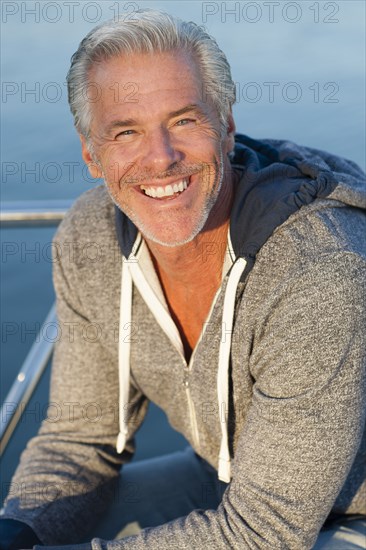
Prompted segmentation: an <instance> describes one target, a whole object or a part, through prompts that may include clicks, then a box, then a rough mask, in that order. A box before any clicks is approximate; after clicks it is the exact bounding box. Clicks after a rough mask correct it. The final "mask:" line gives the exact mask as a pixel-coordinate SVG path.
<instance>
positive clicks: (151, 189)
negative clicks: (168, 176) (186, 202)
mask: <svg viewBox="0 0 366 550" xmlns="http://www.w3.org/2000/svg"><path fill="white" fill-rule="evenodd" d="M188 185H189V177H188V178H184V179H181V180H177V181H175V182H172V183H168V184H167V185H165V186H156V187H155V186H152V185H140V189H141V191H143V192H144V194H145V195H147V196H148V197H152V198H154V199H162V198H165V197H173V196H174V195H180V194H181V193H183V191H185V190H186V189H187V187H188Z"/></svg>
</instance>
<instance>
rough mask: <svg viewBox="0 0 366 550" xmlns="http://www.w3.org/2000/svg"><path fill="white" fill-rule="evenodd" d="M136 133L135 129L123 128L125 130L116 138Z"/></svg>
mask: <svg viewBox="0 0 366 550" xmlns="http://www.w3.org/2000/svg"><path fill="white" fill-rule="evenodd" d="M134 133H135V130H123V132H119V134H117V135H116V138H118V137H121V136H122V137H123V136H132V135H133V134H134Z"/></svg>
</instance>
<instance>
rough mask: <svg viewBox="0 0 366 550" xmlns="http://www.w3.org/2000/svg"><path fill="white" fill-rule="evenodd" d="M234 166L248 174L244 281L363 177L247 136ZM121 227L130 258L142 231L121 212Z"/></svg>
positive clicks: (243, 206) (238, 218) (233, 229)
mask: <svg viewBox="0 0 366 550" xmlns="http://www.w3.org/2000/svg"><path fill="white" fill-rule="evenodd" d="M231 162H232V165H233V168H236V169H239V170H240V171H241V172H242V176H241V178H240V181H239V183H238V185H237V189H236V192H235V198H234V203H233V208H232V212H231V222H230V238H231V243H232V246H233V249H234V253H235V256H236V257H244V258H245V259H246V260H247V262H248V265H247V269H246V270H245V272H244V274H243V277H242V279H244V278H245V277H246V275H247V273H248V272H249V270H250V269H251V267H252V266H253V264H254V261H255V257H256V255H257V253H258V252H259V250H260V249H261V247H262V246H263V245H264V243H265V242H266V241H267V240H268V238H269V237H270V236H271V235H272V233H273V232H274V231H275V229H276V228H277V227H279V226H280V225H281V224H283V223H284V222H285V221H286V220H287V219H288V218H289V217H290V216H291V215H292V214H294V213H295V212H296V211H297V210H299V209H300V208H301V207H302V206H305V205H308V204H310V203H312V202H313V201H314V200H315V199H316V198H326V197H328V196H329V195H330V194H331V193H332V192H333V191H334V189H335V188H336V187H337V185H338V183H339V175H341V176H342V179H344V178H345V179H346V180H347V178H348V179H350V180H351V183H352V179H353V178H355V177H358V178H359V177H362V172H361V171H360V169H359V168H358V167H357V165H355V164H354V163H352V162H351V161H345V160H343V159H340V158H339V157H335V156H333V155H330V154H328V153H324V152H322V151H317V150H315V149H308V148H305V147H299V146H297V145H295V144H294V143H291V142H286V141H279V140H277V141H276V140H255V139H252V138H250V137H248V136H245V135H242V134H236V136H235V150H234V154H233V157H232V159H231ZM334 172H341V174H335V173H334ZM360 174H361V176H360ZM337 176H338V177H337ZM115 222H116V231H117V238H118V242H119V245H120V248H121V250H122V253H123V255H124V256H125V257H126V258H128V256H129V255H130V254H131V252H132V248H133V244H134V242H135V240H136V237H137V234H138V230H137V228H136V226H135V225H134V224H133V223H132V222H131V220H130V219H129V218H128V217H127V216H126V215H125V214H123V213H122V212H121V210H119V208H117V207H116V212H115Z"/></svg>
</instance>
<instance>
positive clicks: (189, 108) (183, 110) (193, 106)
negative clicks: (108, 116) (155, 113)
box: [107, 103, 203, 132]
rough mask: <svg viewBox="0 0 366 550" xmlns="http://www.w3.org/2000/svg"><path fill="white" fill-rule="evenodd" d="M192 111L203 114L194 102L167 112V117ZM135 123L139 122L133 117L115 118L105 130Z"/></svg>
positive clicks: (134, 124)
mask: <svg viewBox="0 0 366 550" xmlns="http://www.w3.org/2000/svg"><path fill="white" fill-rule="evenodd" d="M192 112H196V113H198V114H200V115H203V110H202V109H201V107H199V105H197V104H196V103H191V104H189V105H186V106H185V107H182V108H181V109H178V110H177V111H172V112H170V113H168V115H167V118H168V119H171V118H175V117H178V116H181V115H185V114H187V113H192ZM137 124H139V123H138V121H137V120H135V119H134V118H126V119H124V120H115V121H113V122H111V124H109V125H108V126H107V132H111V131H112V130H114V129H116V128H125V127H127V126H136V125H137Z"/></svg>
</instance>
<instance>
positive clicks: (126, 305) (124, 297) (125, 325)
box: [116, 257, 132, 453]
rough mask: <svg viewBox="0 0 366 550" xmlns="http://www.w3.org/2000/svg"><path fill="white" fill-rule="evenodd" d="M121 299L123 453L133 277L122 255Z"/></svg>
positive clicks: (120, 442) (119, 445)
mask: <svg viewBox="0 0 366 550" xmlns="http://www.w3.org/2000/svg"><path fill="white" fill-rule="evenodd" d="M121 271H122V274H121V300H120V309H119V311H120V313H119V336H118V377H119V434H118V438H117V445H116V448H117V453H122V451H123V449H124V448H125V445H126V441H127V435H128V425H127V417H128V397H129V387H130V348H131V344H130V335H129V334H128V332H126V331H128V329H129V328H130V327H131V318H132V277H131V273H130V269H129V264H128V261H127V260H126V259H125V258H124V257H122V270H121Z"/></svg>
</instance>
